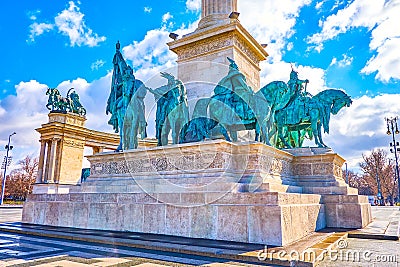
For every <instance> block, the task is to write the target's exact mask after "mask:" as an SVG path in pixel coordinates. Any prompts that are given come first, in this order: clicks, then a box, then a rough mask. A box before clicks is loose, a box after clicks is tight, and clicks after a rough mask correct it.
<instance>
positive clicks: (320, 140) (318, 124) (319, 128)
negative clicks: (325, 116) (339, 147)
mask: <svg viewBox="0 0 400 267" xmlns="http://www.w3.org/2000/svg"><path fill="white" fill-rule="evenodd" d="M317 127H318V128H317V129H318V138H319V143H320V144H321V145H322V146H323V147H328V146H327V145H325V143H324V141H322V131H321V127H322V125H321V122H318V123H317Z"/></svg>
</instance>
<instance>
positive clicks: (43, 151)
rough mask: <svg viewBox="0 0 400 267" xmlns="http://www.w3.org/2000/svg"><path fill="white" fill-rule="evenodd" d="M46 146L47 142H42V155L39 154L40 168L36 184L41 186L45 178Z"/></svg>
mask: <svg viewBox="0 0 400 267" xmlns="http://www.w3.org/2000/svg"><path fill="white" fill-rule="evenodd" d="M46 146H47V142H46V141H44V140H41V141H40V154H39V166H38V172H37V176H36V183H37V184H40V183H42V182H43V178H44V171H45V169H44V157H45V155H46Z"/></svg>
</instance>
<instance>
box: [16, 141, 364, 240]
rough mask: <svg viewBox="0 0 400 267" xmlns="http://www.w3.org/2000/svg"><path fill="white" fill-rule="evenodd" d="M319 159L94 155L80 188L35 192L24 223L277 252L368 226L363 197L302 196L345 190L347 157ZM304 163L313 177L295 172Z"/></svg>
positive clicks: (275, 154)
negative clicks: (324, 188)
mask: <svg viewBox="0 0 400 267" xmlns="http://www.w3.org/2000/svg"><path fill="white" fill-rule="evenodd" d="M307 157H309V160H307ZM314 157H315V155H308V156H306V155H302V156H299V157H297V156H295V155H293V154H291V153H289V152H287V151H286V152H285V151H280V150H278V149H275V148H272V147H269V146H266V145H264V144H261V143H253V142H252V143H246V144H243V143H241V144H233V143H229V142H226V141H221V140H217V141H209V142H201V143H191V144H184V145H171V146H166V147H156V148H147V149H137V150H132V151H126V152H124V153H110V152H108V153H100V154H96V155H93V156H89V157H88V159H89V161H90V162H91V176H90V177H88V179H87V180H86V182H84V183H82V184H81V185H80V186H69V189H68V190H67V189H66V188H60V187H57V188H50V187H49V188H48V190H47V191H46V190H45V186H44V185H35V187H34V193H33V194H32V195H30V196H29V197H28V200H27V201H26V203H25V206H24V210H23V222H26V223H34V224H45V225H53V226H66V227H76V228H90V229H102V230H114V231H130V232H144V233H156V234H165V235H177V236H184V237H194V238H207V239H216V240H229V241H239V242H248V243H259V244H267V245H277V246H282V245H287V244H289V243H292V242H294V241H296V240H299V239H301V238H302V237H305V236H307V235H308V234H310V233H311V232H314V231H317V230H320V229H323V228H325V227H327V226H329V227H342V228H358V227H362V226H365V225H366V224H368V223H369V222H370V220H371V217H370V206H369V204H368V200H367V198H366V197H362V196H358V195H347V192H346V191H341V190H336V189H335V190H332V191H330V192H324V194H320V193H319V194H316V193H314V194H304V191H308V190H310V189H309V188H310V184H308V183H304V179H308V178H309V179H314V180H318V179H320V180H321V181H323V180H327V181H329V182H331V184H330V185H329V186H330V187H332V188H340V187H344V185H342V184H341V182H340V181H339V178H338V176H337V174H338V173H334V171H335V170H336V171H338V169H337V167H338V166H339V165H340V162H341V157H340V156H338V155H337V154H334V153H331V154H323V155H318V156H317V157H316V158H314ZM307 162H309V163H311V166H312V167H310V168H311V169H312V170H315V171H314V172H311V173H308V172H307V171H304V172H303V171H302V170H303V169H307V168H305V167H304V168H303V167H298V165H299V164H300V165H305V164H308V163H307ZM318 164H319V165H318ZM307 166H308V165H307ZM317 169H318V170H319V171H316V170H317ZM314 176H315V177H314ZM316 177H318V179H316ZM333 180H336V183H335V182H333ZM316 183H317V184H311V187H312V186H314V185H316V187H319V186H320V185H321V184H319V182H316ZM349 191H350V190H349Z"/></svg>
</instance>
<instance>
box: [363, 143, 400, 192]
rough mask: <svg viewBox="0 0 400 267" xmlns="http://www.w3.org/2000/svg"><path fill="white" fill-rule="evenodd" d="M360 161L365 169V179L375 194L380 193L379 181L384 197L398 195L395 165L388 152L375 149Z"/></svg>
mask: <svg viewBox="0 0 400 267" xmlns="http://www.w3.org/2000/svg"><path fill="white" fill-rule="evenodd" d="M363 160H364V161H363V162H361V163H360V167H361V170H362V171H363V173H364V175H363V179H364V180H365V182H366V183H367V184H368V185H369V186H370V188H371V189H372V192H373V193H374V194H377V193H378V181H379V183H380V187H381V193H382V195H383V197H384V198H390V199H393V198H394V197H395V195H396V188H397V181H396V180H395V172H394V166H393V164H392V163H391V162H389V160H388V157H387V153H386V152H385V151H384V150H382V149H378V150H374V151H372V153H371V155H369V156H366V155H363Z"/></svg>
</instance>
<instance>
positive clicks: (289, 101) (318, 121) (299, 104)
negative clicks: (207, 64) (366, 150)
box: [180, 58, 352, 148]
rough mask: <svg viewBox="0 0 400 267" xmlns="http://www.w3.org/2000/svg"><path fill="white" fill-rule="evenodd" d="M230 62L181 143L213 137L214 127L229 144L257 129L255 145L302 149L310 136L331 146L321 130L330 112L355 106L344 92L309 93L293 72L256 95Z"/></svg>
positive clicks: (198, 106) (185, 129)
mask: <svg viewBox="0 0 400 267" xmlns="http://www.w3.org/2000/svg"><path fill="white" fill-rule="evenodd" d="M228 60H229V62H230V66H229V72H228V74H227V76H225V77H224V78H223V79H222V80H221V81H220V82H219V83H218V85H217V86H216V87H215V89H214V95H213V96H212V97H211V98H208V99H200V100H199V101H198V102H197V103H196V106H195V109H194V113H193V117H192V119H191V120H190V122H189V123H187V124H186V125H185V126H184V127H183V130H182V132H181V134H180V139H181V140H180V142H181V143H186V142H197V141H202V140H204V139H206V138H213V136H212V132H213V130H215V129H218V131H219V132H220V134H222V135H223V136H224V137H225V139H226V140H227V141H231V140H233V141H236V140H237V133H236V131H238V130H244V129H246V130H249V129H254V130H255V132H256V141H258V139H260V140H261V141H263V142H264V143H266V144H268V145H271V144H272V145H274V146H276V147H280V148H284V147H286V148H292V147H301V146H302V145H303V141H304V140H305V138H308V139H312V138H315V144H316V145H317V146H319V147H326V145H325V144H324V142H323V140H322V132H321V127H322V126H323V127H324V131H325V132H326V133H329V121H330V114H331V113H332V114H337V113H338V112H339V110H340V109H341V108H343V107H345V106H347V107H348V106H350V105H351V103H352V101H351V98H350V97H349V96H347V95H346V94H345V93H344V92H343V91H340V90H334V89H329V90H325V91H322V92H321V93H319V94H317V95H316V96H312V95H311V94H310V93H308V92H307V91H306V86H307V84H308V82H309V81H308V80H301V79H299V78H298V74H297V72H296V71H294V70H293V69H292V71H291V73H290V79H289V81H288V83H287V84H286V83H285V82H283V81H274V82H271V83H269V84H267V85H266V86H264V87H263V88H261V89H260V90H259V91H257V92H256V93H254V92H253V90H252V89H251V88H250V87H249V86H248V85H247V82H246V78H245V76H244V75H243V74H242V73H241V72H240V71H239V70H238V67H237V65H236V63H235V62H234V61H233V60H232V59H229V58H228Z"/></svg>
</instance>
